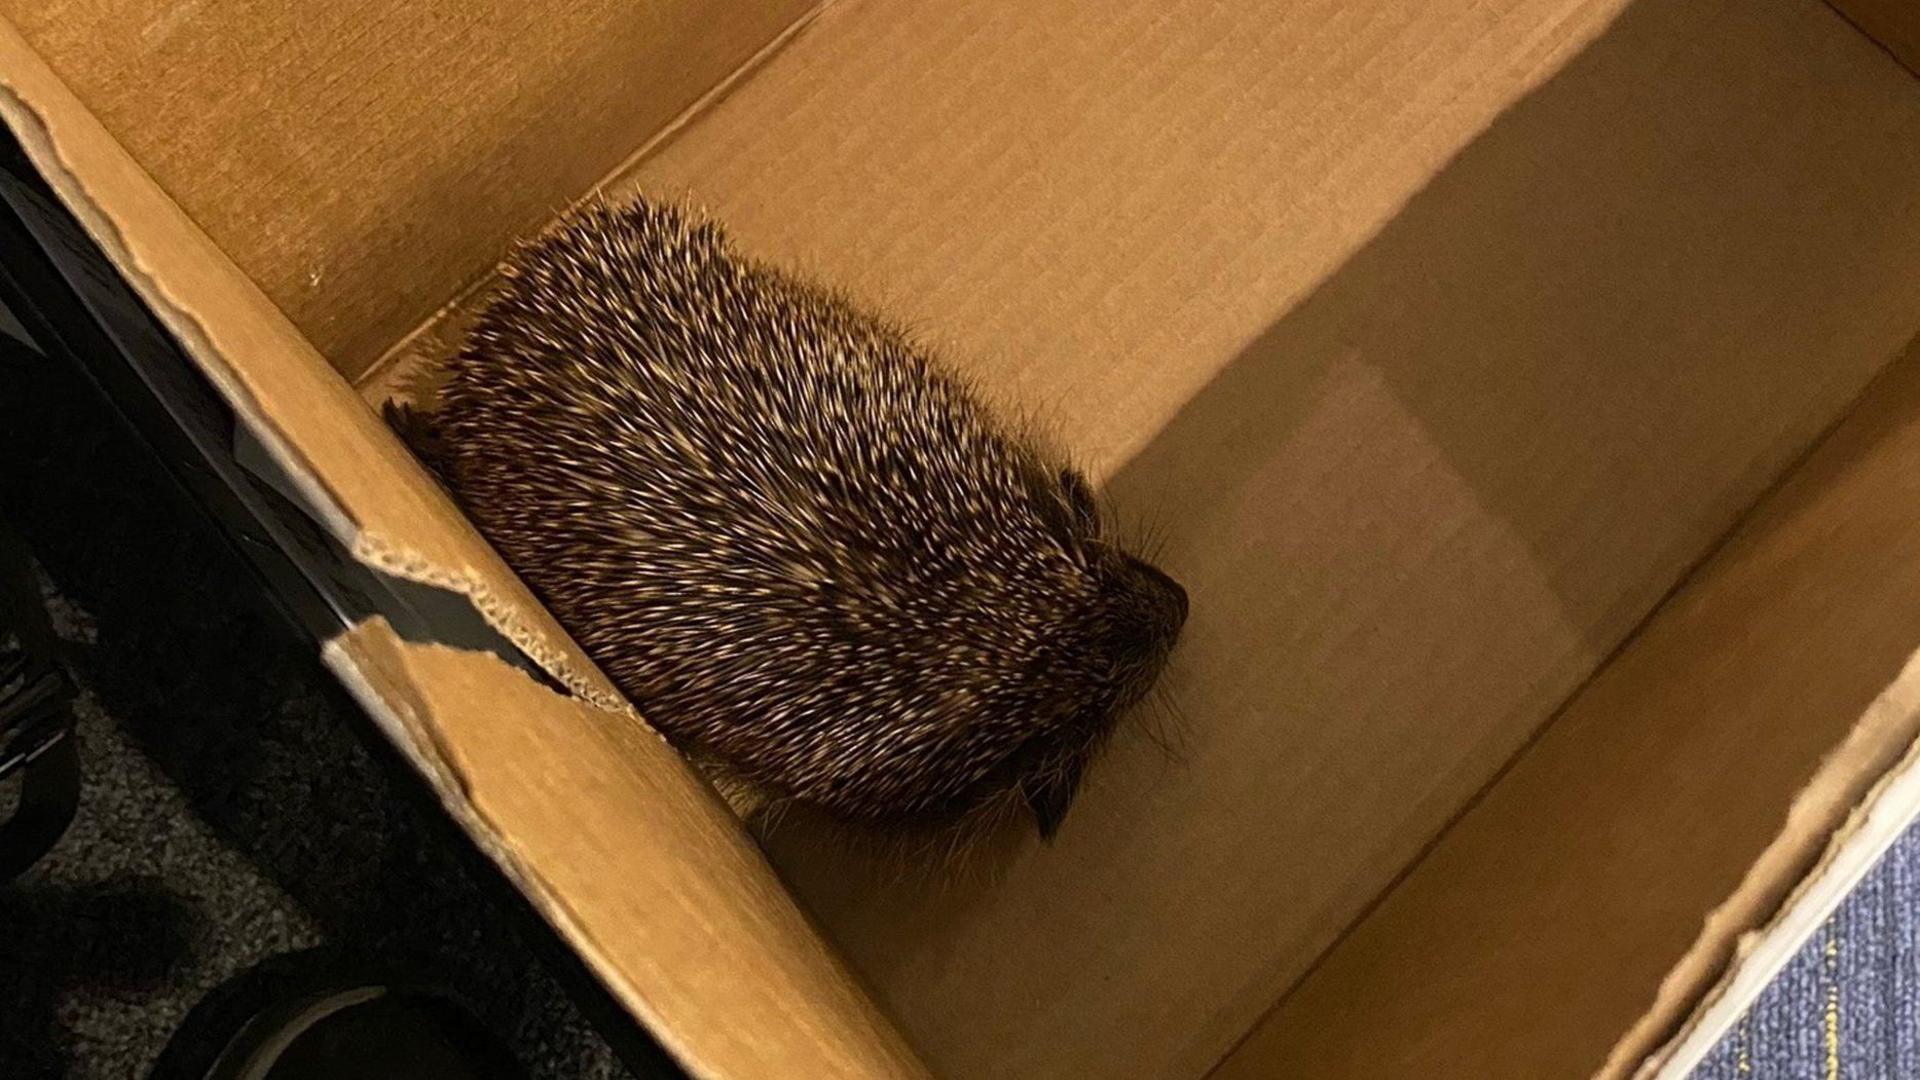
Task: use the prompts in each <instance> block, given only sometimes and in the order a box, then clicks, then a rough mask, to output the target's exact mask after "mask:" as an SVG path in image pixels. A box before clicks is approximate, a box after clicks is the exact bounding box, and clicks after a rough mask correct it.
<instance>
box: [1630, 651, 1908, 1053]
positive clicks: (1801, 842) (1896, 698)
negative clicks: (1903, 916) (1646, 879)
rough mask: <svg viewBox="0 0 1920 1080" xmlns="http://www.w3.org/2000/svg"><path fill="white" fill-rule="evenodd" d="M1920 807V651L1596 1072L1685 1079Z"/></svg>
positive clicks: (1808, 789)
mask: <svg viewBox="0 0 1920 1080" xmlns="http://www.w3.org/2000/svg"><path fill="white" fill-rule="evenodd" d="M1916 816H1920V651H1917V652H1915V653H1914V654H1913V655H1912V656H1910V657H1909V658H1908V661H1907V663H1906V665H1905V666H1904V667H1903V668H1902V669H1901V672H1900V674H1899V676H1898V677H1896V678H1895V680H1894V681H1893V682H1892V683H1891V684H1890V685H1888V686H1887V688H1886V689H1884V690H1883V691H1881V693H1880V695H1879V696H1878V697H1877V698H1876V699H1875V700H1874V702H1873V704H1872V705H1870V706H1868V708H1867V710H1866V712H1865V713H1864V714H1863V715H1862V717H1861V718H1860V720H1859V722H1858V723H1857V724H1856V725H1855V726H1854V729H1853V731H1852V733H1851V734H1849V735H1848V737H1847V739H1846V741H1845V742H1844V743H1842V744H1841V746H1840V747H1838V748H1837V749H1835V750H1834V751H1833V752H1832V753H1831V754H1830V755H1829V756H1828V758H1827V760H1826V761H1825V762H1824V763H1823V764H1822V765H1821V767H1820V770H1819V772H1818V773H1816V774H1815V776H1814V778H1813V779H1812V780H1811V781H1809V782H1808V783H1807V785H1806V786H1805V787H1804V788H1802V789H1801V791H1800V793H1799V795H1797V796H1796V797H1795V799H1794V801H1793V804H1792V806H1791V807H1790V808H1789V810H1788V813H1787V820H1786V823H1785V825H1784V826H1783V827H1782V829H1781V831H1780V833H1779V835H1778V836H1777V837H1776V838H1775V839H1774V840H1773V842H1772V843H1771V844H1769V845H1768V846H1767V848H1766V850H1765V851H1763V852H1762V853H1761V854H1760V856H1759V857H1758V858H1757V859H1755V860H1754V862H1753V864H1752V865H1751V866H1750V867H1749V869H1748V870H1747V873H1746V876H1745V877H1744V878H1743V879H1742V880H1741V883H1740V885H1739V887H1738V888H1737V889H1735V890H1734V893H1733V895H1731V896H1730V897H1728V898H1727V899H1726V900H1725V901H1723V902H1722V903H1721V904H1720V906H1718V907H1717V908H1715V909H1714V910H1713V911H1712V912H1711V913H1710V914H1709V915H1708V916H1707V918H1706V921H1705V924H1704V926H1703V927H1702V929H1701V932H1700V935H1699V937H1698V938H1697V939H1696V940H1695V942H1694V944H1693V945H1692V947H1691V948H1689V949H1688V950H1687V952H1686V953H1685V954H1684V955H1683V956H1682V957H1681V958H1680V960H1679V961H1678V962H1676V963H1675V964H1674V965H1673V967H1672V968H1671V969H1669V971H1668V973H1667V976H1666V978H1664V979H1663V980H1662V981H1661V984H1660V988H1659V990H1658V991H1657V993H1656V996H1655V1001H1654V1004H1653V1005H1652V1006H1651V1007H1650V1008H1649V1010H1648V1011H1647V1012H1646V1013H1645V1014H1644V1015H1643V1016H1642V1017H1641V1018H1640V1019H1639V1020H1638V1021H1636V1022H1635V1023H1634V1025H1633V1026H1632V1027H1631V1028H1629V1029H1628V1031H1627V1033H1626V1034H1625V1035H1624V1036H1623V1037H1622V1038H1621V1039H1620V1041H1619V1042H1618V1043H1616V1044H1615V1046H1614V1048H1613V1051H1612V1052H1611V1053H1610V1054H1609V1055H1608V1058H1607V1061H1606V1064H1605V1065H1604V1066H1603V1067H1602V1068H1601V1069H1600V1071H1599V1072H1598V1073H1596V1076H1597V1077H1602V1078H1624V1077H1628V1076H1632V1077H1635V1078H1636V1080H1655V1078H1661V1080H1682V1078H1684V1077H1685V1076H1686V1075H1687V1074H1688V1072H1689V1071H1690V1070H1691V1069H1692V1068H1693V1067H1694V1066H1695V1065H1697V1064H1698V1063H1699V1061H1700V1060H1701V1059H1702V1058H1703V1057H1704V1056H1705V1055H1706V1054H1707V1053H1708V1052H1710V1051H1711V1050H1712V1049H1713V1047H1714V1046H1715V1045H1717V1044H1718V1042H1719V1040H1720V1038H1721V1037H1722V1036H1723V1035H1724V1034H1725V1033H1726V1032H1727V1031H1728V1030H1730V1028H1731V1027H1732V1025H1733V1024H1734V1023H1735V1022H1736V1021H1737V1020H1738V1019H1739V1017H1740V1016H1741V1015H1743V1014H1744V1013H1745V1011H1746V1009H1747V1007H1748V1006H1749V1005H1751V1004H1752V1002H1753V1000H1754V999H1755V998H1756V997H1757V996H1758V995H1759V993H1760V991H1761V990H1762V989H1764V988H1765V987H1766V985H1767V983H1768V982H1769V981H1771V980H1772V978H1773V976H1774V975H1775V974H1777V973H1778V972H1779V971H1780V969H1781V968H1782V967H1783V966H1785V964H1786V963H1787V961H1788V960H1790V959H1792V957H1793V956H1794V954H1795V953H1796V952H1797V951H1798V950H1799V948H1800V946H1801V945H1802V944H1803V943H1804V942H1805V941H1806V940H1807V939H1808V936H1809V935H1810V934H1811V933H1812V931H1813V930H1814V929H1815V928H1816V927H1817V926H1818V925H1819V924H1820V923H1821V922H1822V921H1823V920H1825V919H1826V918H1827V916H1828V915H1830V914H1832V912H1833V911H1834V910H1835V909H1836V908H1838V907H1839V905H1840V904H1841V902H1842V901H1844V900H1845V898H1846V896H1847V894H1848V892H1849V891H1851V890H1852V888H1853V886H1854V885H1856V884H1858V882H1859V881H1860V879H1861V878H1862V877H1864V876H1865V874H1866V873H1867V871H1869V870H1870V869H1872V867H1873V865H1874V864H1875V863H1877V862H1878V861H1879V858H1880V856H1881V855H1882V854H1884V853H1885V851H1886V850H1887V848H1888V847H1889V846H1890V845H1891V844H1892V843H1893V841H1894V840H1896V839H1897V838H1898V837H1899V835H1900V833H1901V832H1902V831H1903V830H1904V828H1905V827H1906V826H1907V825H1908V824H1910V823H1912V822H1913V821H1914V820H1915V819H1916Z"/></svg>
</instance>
